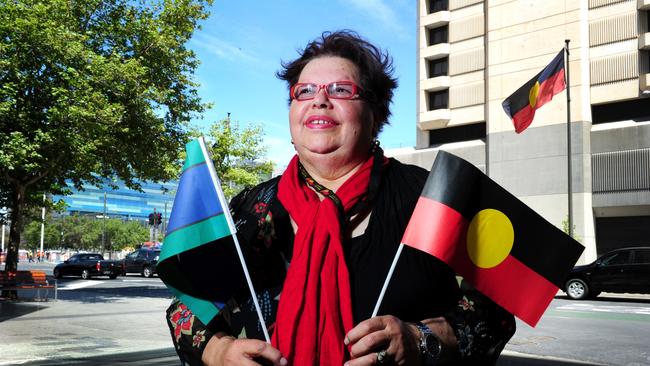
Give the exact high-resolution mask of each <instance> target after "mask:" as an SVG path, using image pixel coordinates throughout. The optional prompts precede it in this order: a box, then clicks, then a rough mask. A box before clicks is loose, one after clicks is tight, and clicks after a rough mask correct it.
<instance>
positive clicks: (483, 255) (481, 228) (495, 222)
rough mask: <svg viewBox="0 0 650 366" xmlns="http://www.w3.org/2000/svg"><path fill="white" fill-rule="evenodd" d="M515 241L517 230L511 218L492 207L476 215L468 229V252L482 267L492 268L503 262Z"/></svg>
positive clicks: (473, 260)
mask: <svg viewBox="0 0 650 366" xmlns="http://www.w3.org/2000/svg"><path fill="white" fill-rule="evenodd" d="M514 241H515V231H514V229H513V227H512V223H511V222H510V219H508V217H507V216H506V215H505V214H504V213H503V212H501V211H499V210H495V209H492V208H487V209H484V210H481V211H479V212H478V213H477V214H476V215H474V218H473V219H472V221H471V222H470V224H469V228H468V229H467V253H468V254H469V258H470V259H471V260H472V262H474V264H475V265H476V266H477V267H480V268H492V267H495V266H497V265H498V264H499V263H501V262H503V260H504V259H506V257H507V256H508V254H510V250H511V249H512V245H513V244H514Z"/></svg>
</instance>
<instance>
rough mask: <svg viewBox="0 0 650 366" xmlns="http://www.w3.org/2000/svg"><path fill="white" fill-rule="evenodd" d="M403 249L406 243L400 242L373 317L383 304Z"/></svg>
mask: <svg viewBox="0 0 650 366" xmlns="http://www.w3.org/2000/svg"><path fill="white" fill-rule="evenodd" d="M402 249H404V244H400V245H399V248H397V253H395V258H393V264H391V265H390V269H389V270H388V274H387V275H386V280H385V281H384V287H382V288H381V292H380V293H379V298H378V299H377V303H376V304H375V310H373V311H372V315H371V318H374V317H376V316H377V313H378V312H379V307H380V306H381V302H382V301H383V300H384V295H385V294H386V289H387V288H388V283H389V282H390V279H391V277H393V272H394V271H395V267H396V266H397V261H398V260H399V257H400V255H402Z"/></svg>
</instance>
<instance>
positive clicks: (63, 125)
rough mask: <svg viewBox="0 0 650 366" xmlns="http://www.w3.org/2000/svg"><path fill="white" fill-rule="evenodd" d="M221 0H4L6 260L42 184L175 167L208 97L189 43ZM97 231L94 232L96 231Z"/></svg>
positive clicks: (0, 34) (52, 187) (162, 174)
mask: <svg viewBox="0 0 650 366" xmlns="http://www.w3.org/2000/svg"><path fill="white" fill-rule="evenodd" d="M211 2H212V0H179V1H168V0H151V1H149V0H136V1H131V0H85V1H76V0H72V1H70V0H47V1H43V0H12V1H0V130H1V131H2V133H1V134H0V177H2V178H1V179H0V203H2V205H3V206H7V207H9V208H10V209H11V210H10V211H11V214H12V217H11V224H12V230H11V239H10V246H9V252H8V260H7V268H8V269H15V268H13V267H14V266H15V263H13V259H14V254H15V253H17V251H18V243H19V242H20V237H19V233H20V232H21V229H22V223H23V212H24V209H25V208H28V207H38V206H40V205H42V194H43V192H47V193H48V194H65V193H67V192H66V183H65V181H66V180H71V181H72V182H73V183H74V185H75V186H76V187H77V188H81V186H82V185H83V184H86V183H89V184H95V185H97V184H100V182H101V179H102V178H106V177H118V178H120V179H121V180H123V181H124V182H125V183H126V185H127V186H129V187H132V188H138V184H137V183H136V181H138V180H153V181H158V180H167V179H171V178H174V173H175V171H176V165H177V161H178V158H179V155H178V153H179V151H180V150H182V146H183V145H184V144H185V142H186V141H187V125H188V123H189V121H190V119H191V117H192V116H193V115H196V114H199V113H201V112H202V111H203V110H204V108H205V105H204V104H202V103H201V101H200V98H199V97H198V93H197V84H196V83H195V82H194V81H193V80H192V76H193V73H194V71H195V69H196V67H197V65H198V61H197V59H196V57H195V55H194V53H193V52H192V51H191V50H189V49H188V48H187V47H186V46H185V44H186V43H187V41H189V39H190V38H191V36H192V34H193V33H194V31H195V30H196V29H197V27H198V22H199V21H201V20H202V19H205V18H206V17H207V16H208V13H207V10H206V7H207V5H209V4H211ZM90 234H91V233H88V235H90Z"/></svg>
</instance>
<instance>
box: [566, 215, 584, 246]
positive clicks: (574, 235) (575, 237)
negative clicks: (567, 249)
mask: <svg viewBox="0 0 650 366" xmlns="http://www.w3.org/2000/svg"><path fill="white" fill-rule="evenodd" d="M562 231H564V233H565V234H567V235H569V217H568V216H567V217H566V218H565V219H564V220H562ZM572 238H573V239H575V240H576V241H578V242H582V240H581V239H580V237H579V236H578V235H577V234H576V226H575V224H574V225H573V236H572Z"/></svg>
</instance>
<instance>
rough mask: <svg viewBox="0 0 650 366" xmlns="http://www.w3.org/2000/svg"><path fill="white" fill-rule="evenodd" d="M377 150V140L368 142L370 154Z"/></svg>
mask: <svg viewBox="0 0 650 366" xmlns="http://www.w3.org/2000/svg"><path fill="white" fill-rule="evenodd" d="M377 148H379V140H377V139H373V140H372V141H371V142H370V152H371V153H374V152H375V151H377Z"/></svg>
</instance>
